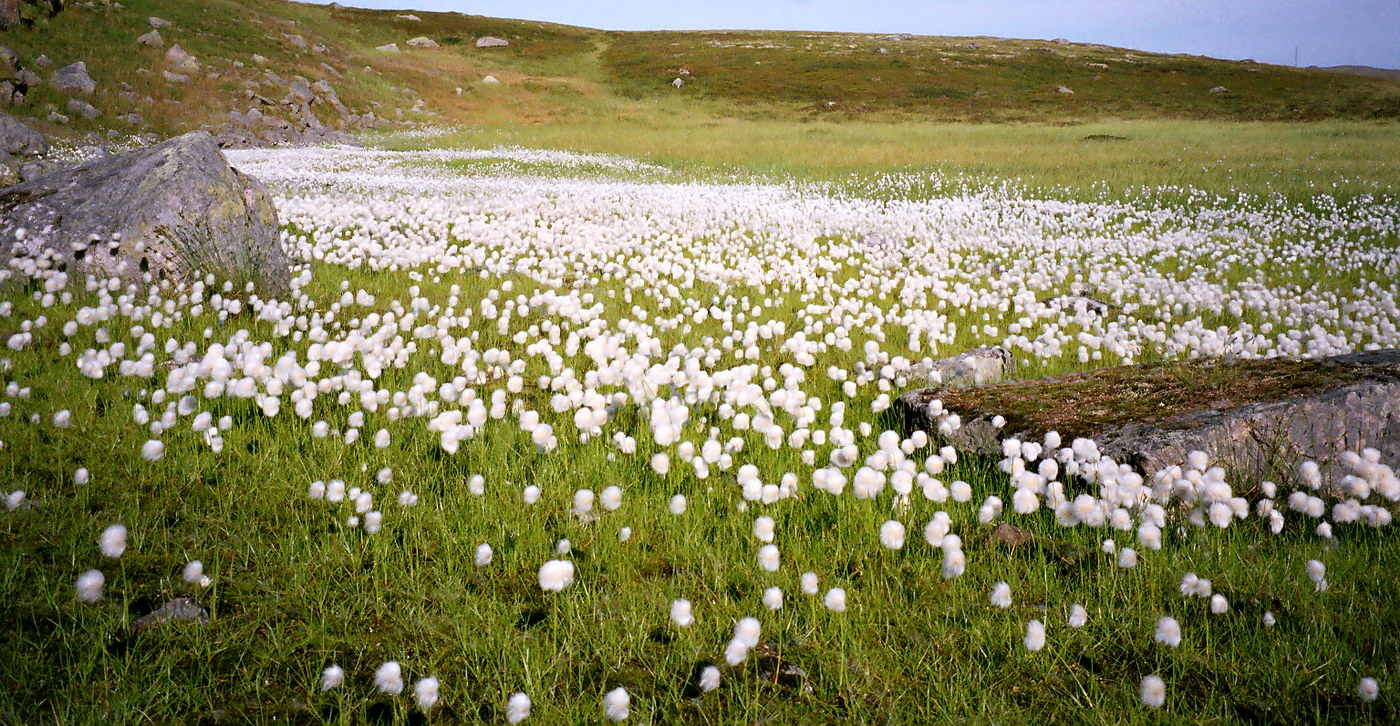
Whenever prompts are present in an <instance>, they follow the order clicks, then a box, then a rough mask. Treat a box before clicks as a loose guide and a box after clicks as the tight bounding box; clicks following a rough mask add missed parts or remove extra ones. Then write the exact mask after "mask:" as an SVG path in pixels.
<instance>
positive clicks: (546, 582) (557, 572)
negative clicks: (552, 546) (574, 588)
mask: <svg viewBox="0 0 1400 726" xmlns="http://www.w3.org/2000/svg"><path fill="white" fill-rule="evenodd" d="M573 583H574V563H572V562H570V561H568V560H550V561H548V562H546V563H544V564H543V565H541V566H540V589H542V590H544V591H545V592H562V591H563V590H564V588H566V587H568V586H569V585H572V584H573Z"/></svg>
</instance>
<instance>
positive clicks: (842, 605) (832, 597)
mask: <svg viewBox="0 0 1400 726" xmlns="http://www.w3.org/2000/svg"><path fill="white" fill-rule="evenodd" d="M823 602H824V603H825V605H826V609H827V610H830V611H831V612H833V613H844V612H846V590H845V589H843V588H840V587H833V588H831V589H830V590H827V591H826V597H825V598H824V600H823Z"/></svg>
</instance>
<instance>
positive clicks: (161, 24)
mask: <svg viewBox="0 0 1400 726" xmlns="http://www.w3.org/2000/svg"><path fill="white" fill-rule="evenodd" d="M146 22H148V23H150V24H151V27H152V28H168V27H170V21H169V20H162V19H160V18H157V17H155V16H154V15H153V16H151V17H149V18H146Z"/></svg>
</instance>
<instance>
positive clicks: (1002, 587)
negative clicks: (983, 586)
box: [991, 582, 1011, 610]
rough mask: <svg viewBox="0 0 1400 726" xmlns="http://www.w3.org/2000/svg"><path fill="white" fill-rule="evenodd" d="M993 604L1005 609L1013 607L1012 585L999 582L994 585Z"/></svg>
mask: <svg viewBox="0 0 1400 726" xmlns="http://www.w3.org/2000/svg"><path fill="white" fill-rule="evenodd" d="M991 599H992V604H993V605H995V606H997V607H999V608H1001V609H1003V610H1005V609H1006V608H1009V607H1011V586H1010V585H1008V584H1006V583H1005V582H998V583H997V584H995V585H993V586H992V598H991Z"/></svg>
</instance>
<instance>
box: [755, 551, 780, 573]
mask: <svg viewBox="0 0 1400 726" xmlns="http://www.w3.org/2000/svg"><path fill="white" fill-rule="evenodd" d="M780 559H781V558H780V555H779V553H778V546H777V545H763V546H762V547H760V548H759V549H758V566H759V567H762V568H763V569H764V570H765V571H767V572H777V571H778V567H779V566H780V565H781V561H780Z"/></svg>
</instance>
